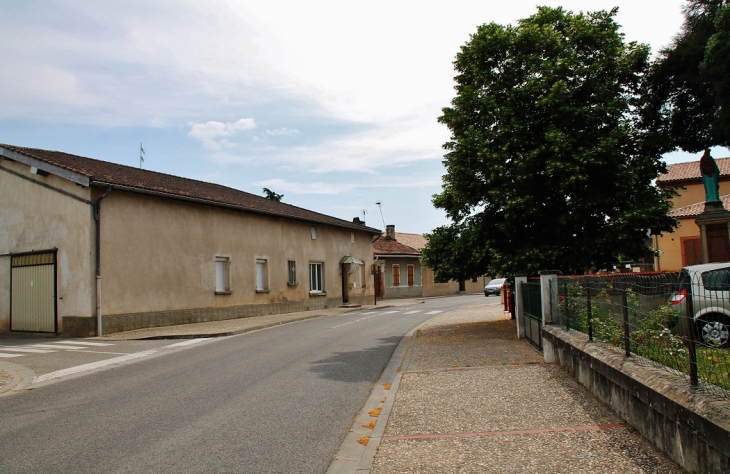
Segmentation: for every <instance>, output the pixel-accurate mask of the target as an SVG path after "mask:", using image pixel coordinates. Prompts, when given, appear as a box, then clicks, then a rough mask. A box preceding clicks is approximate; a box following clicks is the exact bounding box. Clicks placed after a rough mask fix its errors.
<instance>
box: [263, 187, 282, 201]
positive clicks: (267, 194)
mask: <svg viewBox="0 0 730 474" xmlns="http://www.w3.org/2000/svg"><path fill="white" fill-rule="evenodd" d="M264 197H265V198H266V199H271V200H272V201H276V202H281V199H282V198H283V197H284V195H283V194H278V193H275V192H274V191H272V190H271V189H269V188H264Z"/></svg>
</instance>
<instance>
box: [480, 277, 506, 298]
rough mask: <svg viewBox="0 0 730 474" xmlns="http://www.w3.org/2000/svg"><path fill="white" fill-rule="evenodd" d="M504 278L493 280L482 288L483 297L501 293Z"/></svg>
mask: <svg viewBox="0 0 730 474" xmlns="http://www.w3.org/2000/svg"><path fill="white" fill-rule="evenodd" d="M504 281H505V279H504V278H495V279H493V280H492V281H490V282H489V283H487V286H485V287H484V296H489V295H499V294H500V293H501V292H502V286H504Z"/></svg>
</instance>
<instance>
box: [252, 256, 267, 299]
mask: <svg viewBox="0 0 730 474" xmlns="http://www.w3.org/2000/svg"><path fill="white" fill-rule="evenodd" d="M255 267H256V293H268V292H269V260H268V259H266V258H256V262H255ZM260 284H261V285H260Z"/></svg>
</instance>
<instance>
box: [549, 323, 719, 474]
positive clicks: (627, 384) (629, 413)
mask: <svg viewBox="0 0 730 474" xmlns="http://www.w3.org/2000/svg"><path fill="white" fill-rule="evenodd" d="M543 352H544V356H545V361H546V362H554V363H559V364H560V365H562V366H563V367H566V368H567V369H569V370H570V371H571V373H573V374H574V376H575V378H576V379H577V380H578V381H579V382H580V383H581V384H582V385H584V386H585V387H586V388H588V390H590V391H591V392H592V393H593V394H594V395H595V396H596V397H598V398H599V399H600V400H602V401H603V402H604V403H606V404H607V405H609V406H610V407H611V408H612V409H613V410H614V411H615V412H616V413H617V414H618V415H619V416H620V417H621V418H623V419H624V420H625V421H626V422H627V423H628V424H629V425H631V426H633V427H634V428H635V429H636V430H637V431H638V432H639V433H641V435H642V436H644V437H645V438H647V439H648V440H649V441H651V442H653V443H654V444H655V445H656V446H657V447H658V448H659V449H660V450H662V451H663V452H664V453H666V454H667V455H668V456H669V457H670V458H672V459H673V460H674V461H675V462H676V463H678V464H679V465H680V466H682V467H683V468H684V469H685V470H686V471H688V472H698V473H699V472H703V473H704V472H730V401H727V400H726V401H719V400H717V399H715V398H713V397H710V396H709V395H706V394H704V393H703V392H702V391H701V390H697V389H693V388H692V387H691V386H690V384H689V382H688V381H687V380H686V379H685V378H684V377H682V376H680V375H674V374H670V373H669V372H667V371H664V370H661V369H659V368H656V367H652V366H650V365H648V363H647V364H639V363H638V361H637V357H636V356H632V357H631V358H628V359H627V358H626V357H625V356H624V355H623V353H622V352H619V351H616V350H613V349H612V348H610V347H608V346H605V345H603V344H601V343H595V342H589V341H588V337H587V336H586V335H585V334H582V333H579V332H576V331H565V329H563V328H560V327H557V326H550V325H548V326H545V327H544V328H543Z"/></svg>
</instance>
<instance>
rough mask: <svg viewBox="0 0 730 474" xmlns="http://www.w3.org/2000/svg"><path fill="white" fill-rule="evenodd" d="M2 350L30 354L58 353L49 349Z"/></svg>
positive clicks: (23, 348)
mask: <svg viewBox="0 0 730 474" xmlns="http://www.w3.org/2000/svg"><path fill="white" fill-rule="evenodd" d="M0 349H2V350H4V351H11V352H29V353H32V354H48V353H50V352H56V351H54V350H48V349H31V348H28V347H8V346H5V347H0Z"/></svg>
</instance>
